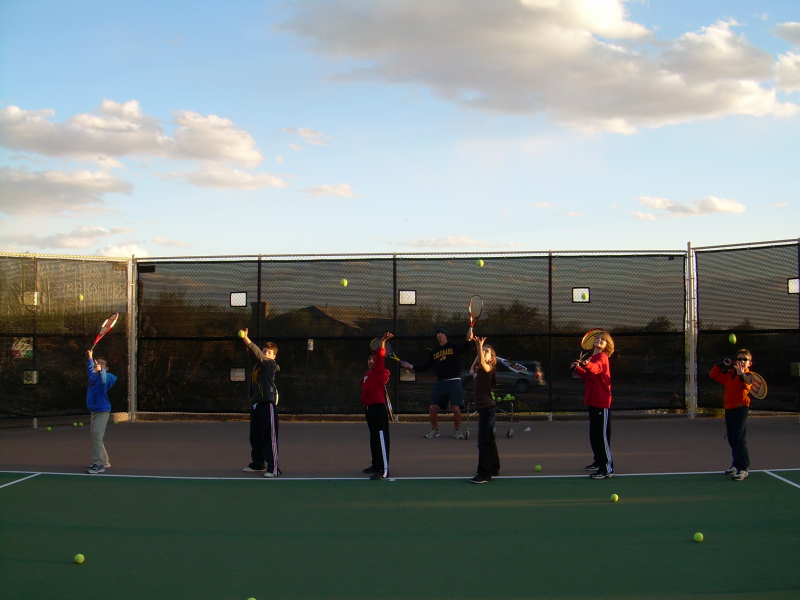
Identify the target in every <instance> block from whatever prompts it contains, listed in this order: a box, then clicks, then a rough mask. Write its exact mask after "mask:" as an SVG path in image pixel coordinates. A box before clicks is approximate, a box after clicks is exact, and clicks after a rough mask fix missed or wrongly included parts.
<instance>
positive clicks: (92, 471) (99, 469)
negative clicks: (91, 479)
mask: <svg viewBox="0 0 800 600" xmlns="http://www.w3.org/2000/svg"><path fill="white" fill-rule="evenodd" d="M86 472H87V473H89V475H97V474H98V473H105V472H106V470H105V468H104V467H103V465H92V466H91V467H89V468H88V469H86Z"/></svg>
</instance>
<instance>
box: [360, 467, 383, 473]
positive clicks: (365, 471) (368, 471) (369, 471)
mask: <svg viewBox="0 0 800 600" xmlns="http://www.w3.org/2000/svg"><path fill="white" fill-rule="evenodd" d="M378 471H380V469H376V468H375V467H373V466H369V467H367V468H366V469H364V473H377V472H378Z"/></svg>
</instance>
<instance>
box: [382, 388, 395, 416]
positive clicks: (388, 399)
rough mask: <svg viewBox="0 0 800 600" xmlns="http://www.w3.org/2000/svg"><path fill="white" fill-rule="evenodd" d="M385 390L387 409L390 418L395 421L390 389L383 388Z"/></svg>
mask: <svg viewBox="0 0 800 600" xmlns="http://www.w3.org/2000/svg"><path fill="white" fill-rule="evenodd" d="M383 391H384V392H386V410H387V412H388V413H389V420H390V421H394V410H392V400H391V398H389V390H387V389H386V388H383Z"/></svg>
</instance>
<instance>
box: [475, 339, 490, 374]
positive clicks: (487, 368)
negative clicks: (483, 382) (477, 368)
mask: <svg viewBox="0 0 800 600" xmlns="http://www.w3.org/2000/svg"><path fill="white" fill-rule="evenodd" d="M485 341H486V338H485V337H476V338H475V344H476V345H477V346H478V360H479V361H480V365H481V369H483V370H484V371H486V372H487V373H488V372H490V371H491V370H492V365H490V364H489V363H488V362H486V357H485V356H484V355H483V343H484V342H485Z"/></svg>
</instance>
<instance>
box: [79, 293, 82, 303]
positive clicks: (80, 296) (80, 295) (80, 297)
mask: <svg viewBox="0 0 800 600" xmlns="http://www.w3.org/2000/svg"><path fill="white" fill-rule="evenodd" d="M78 300H80V301H81V302H83V294H78Z"/></svg>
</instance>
